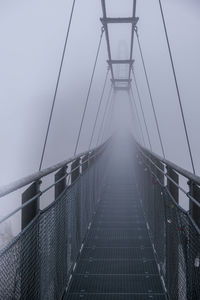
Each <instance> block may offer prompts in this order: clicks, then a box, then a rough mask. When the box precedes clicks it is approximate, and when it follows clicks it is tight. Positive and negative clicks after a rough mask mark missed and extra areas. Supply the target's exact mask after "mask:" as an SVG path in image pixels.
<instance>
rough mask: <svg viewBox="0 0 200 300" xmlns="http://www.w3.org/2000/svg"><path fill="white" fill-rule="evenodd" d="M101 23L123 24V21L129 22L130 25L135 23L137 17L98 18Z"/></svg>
mask: <svg viewBox="0 0 200 300" xmlns="http://www.w3.org/2000/svg"><path fill="white" fill-rule="evenodd" d="M100 20H101V23H102V24H103V25H105V24H122V23H123V24H125V23H130V24H132V25H134V26H135V25H136V24H137V22H138V20H139V18H137V17H129V18H107V17H106V18H100Z"/></svg>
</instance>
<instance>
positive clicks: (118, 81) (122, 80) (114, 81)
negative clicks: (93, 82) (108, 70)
mask: <svg viewBox="0 0 200 300" xmlns="http://www.w3.org/2000/svg"><path fill="white" fill-rule="evenodd" d="M131 81H132V79H128V78H127V79H120V78H117V79H111V82H112V83H116V82H117V83H120V82H122V83H124V82H126V83H131Z"/></svg>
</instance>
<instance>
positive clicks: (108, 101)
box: [96, 85, 113, 147]
mask: <svg viewBox="0 0 200 300" xmlns="http://www.w3.org/2000/svg"><path fill="white" fill-rule="evenodd" d="M112 89H113V87H112V85H111V87H110V90H109V93H108V98H107V101H106V106H105V109H104V114H103V119H102V122H101V126H100V129H99V134H98V138H97V143H96V147H97V145H98V144H99V140H100V137H101V135H102V131H103V126H104V122H105V117H106V113H107V110H108V106H109V103H110V99H111V95H112Z"/></svg>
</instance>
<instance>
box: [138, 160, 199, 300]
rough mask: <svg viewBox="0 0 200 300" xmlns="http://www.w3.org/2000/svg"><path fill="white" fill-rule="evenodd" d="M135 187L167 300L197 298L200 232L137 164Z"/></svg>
mask: <svg viewBox="0 0 200 300" xmlns="http://www.w3.org/2000/svg"><path fill="white" fill-rule="evenodd" d="M139 178H140V180H139V181H138V186H139V188H140V191H141V199H142V205H143V207H144V211H145V216H146V220H147V222H148V224H149V227H150V235H151V239H152V242H153V244H154V247H155V250H156V254H157V260H158V263H159V265H160V269H161V273H162V275H163V278H164V281H165V286H166V289H167V292H168V295H169V298H170V299H173V300H176V299H177V300H179V299H181V300H182V299H183V300H186V299H187V300H197V299H200V285H199V281H200V263H199V258H200V231H199V229H198V228H197V226H196V225H195V224H194V222H193V220H192V219H191V217H190V215H189V213H187V212H185V211H184V210H182V208H181V207H180V206H179V205H178V204H177V203H176V202H175V201H174V199H173V198H172V196H171V195H170V193H169V191H168V190H167V188H166V187H163V186H161V185H160V184H159V182H158V181H157V179H156V178H155V177H154V176H152V175H151V174H150V171H149V170H148V169H147V168H145V167H144V165H141V164H140V165H139Z"/></svg>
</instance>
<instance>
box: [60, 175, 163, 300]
mask: <svg viewBox="0 0 200 300" xmlns="http://www.w3.org/2000/svg"><path fill="white" fill-rule="evenodd" d="M125 178H126V180H125ZM111 179H112V180H110V181H109V185H107V187H106V188H105V193H104V196H103V197H102V200H101V202H100V204H99V207H98V210H97V213H96V215H95V217H94V222H93V224H92V225H91V228H90V230H89V232H88V235H87V238H86V241H85V244H84V247H83V249H82V251H81V255H80V257H79V260H78V262H77V266H76V268H75V270H74V273H73V276H72V280H71V282H70V285H69V287H68V289H67V294H66V295H65V296H64V299H65V300H78V299H84V300H93V299H94V300H122V299H124V300H129V299H130V300H132V299H136V300H137V299H138V300H143V299H155V300H164V299H166V295H165V292H164V288H163V285H162V281H161V279H160V276H159V272H158V268H157V264H156V261H155V257H154V252H153V248H152V246H151V242H150V238H149V235H148V230H147V227H146V222H145V219H144V216H143V212H142V209H141V207H140V203H139V201H138V199H137V196H136V195H137V193H136V190H135V187H134V184H132V182H127V172H126V174H121V176H120V174H117V175H114V176H112V178H111ZM134 195H135V196H134Z"/></svg>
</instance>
